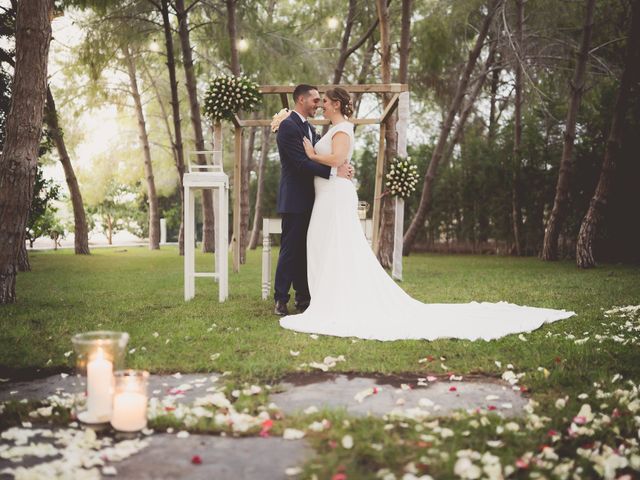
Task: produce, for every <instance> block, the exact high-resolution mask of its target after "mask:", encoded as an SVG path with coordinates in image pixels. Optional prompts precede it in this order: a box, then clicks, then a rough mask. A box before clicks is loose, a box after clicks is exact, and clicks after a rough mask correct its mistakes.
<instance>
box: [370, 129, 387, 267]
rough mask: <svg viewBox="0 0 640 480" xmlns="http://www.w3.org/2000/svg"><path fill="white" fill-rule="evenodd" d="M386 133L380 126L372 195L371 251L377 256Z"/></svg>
mask: <svg viewBox="0 0 640 480" xmlns="http://www.w3.org/2000/svg"><path fill="white" fill-rule="evenodd" d="M385 133H386V127H385V124H384V123H383V124H381V125H380V142H379V143H378V160H377V162H376V183H375V190H374V194H373V233H372V235H371V236H372V237H373V238H372V242H371V243H372V245H373V251H374V253H375V254H376V255H377V254H378V248H379V245H378V240H379V238H378V237H379V234H380V205H381V204H382V197H381V195H382V179H383V176H384V135H385Z"/></svg>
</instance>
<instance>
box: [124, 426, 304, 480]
mask: <svg viewBox="0 0 640 480" xmlns="http://www.w3.org/2000/svg"><path fill="white" fill-rule="evenodd" d="M150 438H151V445H150V446H149V447H147V448H146V449H144V450H142V451H141V452H140V453H138V454H137V455H135V456H133V457H129V458H128V459H126V460H124V461H123V462H120V463H118V464H116V465H115V467H116V468H117V470H118V478H131V479H137V480H147V479H149V480H151V479H154V480H155V479H165V478H166V479H170V478H176V479H177V478H189V479H194V480H200V479H202V480H211V479H216V480H217V479H230V480H231V479H246V480H249V479H251V480H254V479H279V478H290V477H288V476H287V475H286V474H285V471H286V470H287V469H288V468H295V467H299V466H302V465H303V464H304V463H305V462H306V461H307V460H308V459H309V458H310V457H312V456H313V450H312V449H311V448H310V447H309V446H308V444H307V443H306V442H304V441H291V440H283V439H282V438H277V437H271V438H260V437H248V438H224V437H214V436H210V435H190V436H189V438H185V439H181V440H177V439H176V437H175V435H167V434H162V435H153V436H152V437H150ZM194 455H198V456H199V457H200V459H201V461H202V463H201V464H199V465H198V464H194V463H192V458H193V456H194ZM141 465H144V467H143V468H141Z"/></svg>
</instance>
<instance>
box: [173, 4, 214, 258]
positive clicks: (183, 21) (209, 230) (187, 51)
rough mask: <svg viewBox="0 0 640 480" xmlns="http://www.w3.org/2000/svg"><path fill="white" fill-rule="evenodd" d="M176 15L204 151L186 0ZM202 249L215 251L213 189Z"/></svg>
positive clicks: (205, 196)
mask: <svg viewBox="0 0 640 480" xmlns="http://www.w3.org/2000/svg"><path fill="white" fill-rule="evenodd" d="M175 6H176V15H177V16H178V26H179V27H178V31H179V34H180V44H181V46H182V63H183V65H184V73H185V77H186V82H187V93H188V94H189V109H190V112H191V124H192V125H193V133H194V136H195V140H196V142H195V143H196V150H198V151H203V150H204V149H205V148H204V135H203V133H202V118H201V116H200V104H199V103H198V90H197V82H196V74H195V71H194V68H193V57H192V54H191V41H190V39H189V23H188V19H187V12H186V11H185V8H184V0H176V2H175ZM197 158H198V163H199V164H200V165H204V164H205V163H207V160H206V157H205V156H204V155H200V154H199V155H198V156H197ZM202 216H203V226H202V251H203V252H214V251H215V231H214V230H215V219H214V216H213V196H212V194H211V190H208V189H205V190H203V191H202Z"/></svg>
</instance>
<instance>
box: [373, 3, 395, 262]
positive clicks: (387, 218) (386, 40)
mask: <svg viewBox="0 0 640 480" xmlns="http://www.w3.org/2000/svg"><path fill="white" fill-rule="evenodd" d="M376 7H377V11H378V24H379V25H380V68H381V73H382V75H381V77H382V83H391V42H390V36H391V33H390V27H391V26H390V24H389V23H390V15H389V7H388V5H387V0H376ZM389 100H390V96H389V95H385V98H384V105H385V107H386V105H387V104H388V103H389ZM395 121H396V115H389V117H388V118H387V121H386V123H385V142H384V145H385V148H384V171H387V169H388V167H389V165H390V164H391V162H393V159H394V157H395V155H396V129H395ZM380 211H381V215H380V217H381V218H380V230H379V233H378V244H377V245H378V251H377V252H376V254H377V256H378V260H379V261H380V264H381V265H382V266H383V267H384V268H391V266H392V265H393V229H394V225H395V202H394V199H393V197H391V196H390V195H386V196H384V197H383V198H382V205H381V208H380Z"/></svg>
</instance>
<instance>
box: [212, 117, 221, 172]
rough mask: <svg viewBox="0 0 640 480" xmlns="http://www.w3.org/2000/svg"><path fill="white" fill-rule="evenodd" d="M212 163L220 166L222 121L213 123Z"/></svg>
mask: <svg viewBox="0 0 640 480" xmlns="http://www.w3.org/2000/svg"><path fill="white" fill-rule="evenodd" d="M213 164H214V165H219V166H222V123H221V122H219V121H218V122H216V123H214V125H213Z"/></svg>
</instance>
